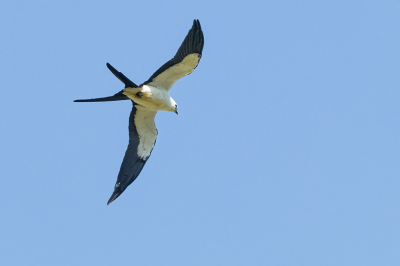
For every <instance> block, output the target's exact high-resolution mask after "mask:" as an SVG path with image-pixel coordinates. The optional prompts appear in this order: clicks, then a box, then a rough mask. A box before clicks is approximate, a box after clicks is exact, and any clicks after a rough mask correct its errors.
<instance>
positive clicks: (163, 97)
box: [124, 85, 175, 112]
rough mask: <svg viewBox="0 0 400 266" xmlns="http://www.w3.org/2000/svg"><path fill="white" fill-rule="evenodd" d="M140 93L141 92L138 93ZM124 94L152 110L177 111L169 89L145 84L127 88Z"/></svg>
mask: <svg viewBox="0 0 400 266" xmlns="http://www.w3.org/2000/svg"><path fill="white" fill-rule="evenodd" d="M138 93H141V94H139V95H138ZM124 94H125V95H126V96H128V97H129V98H130V99H132V101H134V102H136V103H137V104H139V105H141V106H144V107H146V108H148V109H151V110H159V111H168V112H175V102H174V100H172V98H171V97H170V96H169V92H168V91H167V90H163V89H158V88H157V87H153V86H148V85H143V86H142V87H139V88H126V89H124Z"/></svg>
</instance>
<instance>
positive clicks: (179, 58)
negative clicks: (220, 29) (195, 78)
mask: <svg viewBox="0 0 400 266" xmlns="http://www.w3.org/2000/svg"><path fill="white" fill-rule="evenodd" d="M203 46H204V36H203V31H202V30H201V26H200V22H199V20H194V21H193V26H192V28H191V29H190V30H189V33H188V34H187V36H186V38H185V40H184V41H183V43H182V44H181V47H179V50H178V52H177V53H176V55H175V56H174V58H172V59H171V60H169V61H168V62H167V63H165V64H164V65H163V66H162V67H160V68H159V69H158V70H157V71H156V72H155V73H154V74H153V75H152V76H151V77H150V78H149V79H148V80H147V81H146V82H144V83H143V84H142V85H147V84H148V85H151V86H154V87H157V88H163V89H166V90H169V89H171V87H172V85H173V84H174V83H175V82H176V81H177V80H178V79H180V78H182V77H184V76H186V75H189V74H190V73H192V72H193V70H194V69H195V68H196V67H197V65H198V64H199V61H200V58H201V54H202V52H203Z"/></svg>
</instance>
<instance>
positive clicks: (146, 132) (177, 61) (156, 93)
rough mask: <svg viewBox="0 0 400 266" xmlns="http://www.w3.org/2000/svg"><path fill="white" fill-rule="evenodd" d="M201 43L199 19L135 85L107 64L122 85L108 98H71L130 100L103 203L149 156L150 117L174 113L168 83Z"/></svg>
mask: <svg viewBox="0 0 400 266" xmlns="http://www.w3.org/2000/svg"><path fill="white" fill-rule="evenodd" d="M203 46H204V36H203V31H202V30H201V26H200V22H199V20H194V21H193V26H192V28H191V29H190V30H189V33H188V34H187V35H186V38H185V39H184V40H183V42H182V44H181V46H180V47H179V49H178V52H177V53H176V54H175V56H174V57H173V58H172V59H171V60H169V61H168V62H167V63H165V64H164V65H163V66H161V67H160V68H159V69H158V70H157V71H156V72H155V73H154V74H153V75H152V76H151V77H150V78H149V79H148V80H147V81H145V82H144V83H143V84H141V85H139V86H138V85H136V84H135V83H133V82H132V81H131V80H130V79H128V78H127V77H126V76H125V75H124V74H122V73H121V72H118V71H117V70H116V69H115V68H114V67H112V66H111V65H110V64H109V63H107V67H108V69H109V70H110V71H111V72H112V73H113V74H114V75H115V76H116V77H117V78H118V79H119V80H120V81H122V83H124V84H125V88H124V89H123V90H121V91H120V92H118V93H116V94H114V95H113V96H109V97H102V98H94V99H84V100H75V101H74V102H106V101H120V100H131V101H132V103H133V106H132V111H131V114H130V116H129V144H128V149H127V150H126V152H125V156H124V159H123V161H122V164H121V168H120V170H119V174H118V178H117V182H116V184H115V187H114V191H113V193H112V195H111V197H110V199H109V200H108V202H107V205H108V204H110V203H111V202H113V201H114V200H115V199H116V198H118V197H119V196H120V195H121V194H122V193H123V192H124V191H125V189H126V188H127V187H128V186H129V185H130V184H131V183H132V182H133V181H134V180H135V179H136V178H137V177H138V175H139V174H140V172H141V171H142V169H143V166H144V165H145V164H146V162H147V160H148V159H149V157H150V154H151V151H152V150H153V148H154V145H155V143H156V138H157V134H158V131H157V128H156V125H155V123H154V117H155V115H156V114H157V111H167V112H174V113H176V114H178V104H177V103H176V102H175V101H174V99H172V98H171V97H170V96H169V90H170V89H171V87H172V85H173V84H174V83H175V82H176V81H177V80H178V79H180V78H182V77H184V76H186V75H189V74H190V73H192V72H193V70H194V69H195V68H196V67H197V65H198V64H199V61H200V58H201V54H202V51H203Z"/></svg>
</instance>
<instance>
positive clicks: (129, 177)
mask: <svg viewBox="0 0 400 266" xmlns="http://www.w3.org/2000/svg"><path fill="white" fill-rule="evenodd" d="M156 113H157V111H153V110H149V109H146V108H144V107H142V106H140V105H133V107H132V111H131V115H130V116H129V145H128V149H127V150H126V152H125V157H124V160H123V161H122V164H121V169H120V170H119V174H118V178H117V182H116V184H115V187H114V192H113V194H112V195H111V197H110V199H109V200H108V202H107V205H108V204H110V203H111V202H113V201H114V200H115V199H116V198H118V197H119V196H120V195H121V194H122V192H124V190H125V189H126V188H127V187H128V186H129V185H130V184H131V183H132V182H133V181H135V179H136V178H137V177H138V175H139V174H140V172H141V171H142V169H143V166H144V165H145V164H146V162H147V160H148V159H149V157H150V154H151V151H152V150H153V148H154V145H155V143H156V138H157V128H156V125H155V123H154V117H155V116H156Z"/></svg>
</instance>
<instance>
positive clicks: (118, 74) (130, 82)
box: [107, 63, 138, 88]
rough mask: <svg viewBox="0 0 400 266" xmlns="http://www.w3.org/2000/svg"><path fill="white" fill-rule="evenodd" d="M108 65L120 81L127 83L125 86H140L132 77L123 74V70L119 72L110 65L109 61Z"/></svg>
mask: <svg viewBox="0 0 400 266" xmlns="http://www.w3.org/2000/svg"><path fill="white" fill-rule="evenodd" d="M107 67H108V69H109V70H110V71H111V72H112V73H113V74H114V75H115V76H116V77H117V78H118V79H119V80H120V81H122V83H124V84H125V88H137V87H138V85H136V84H135V83H133V82H132V81H131V80H130V79H128V78H127V77H125V75H124V74H122V73H121V72H118V70H116V69H115V68H113V66H112V65H110V64H109V63H107Z"/></svg>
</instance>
